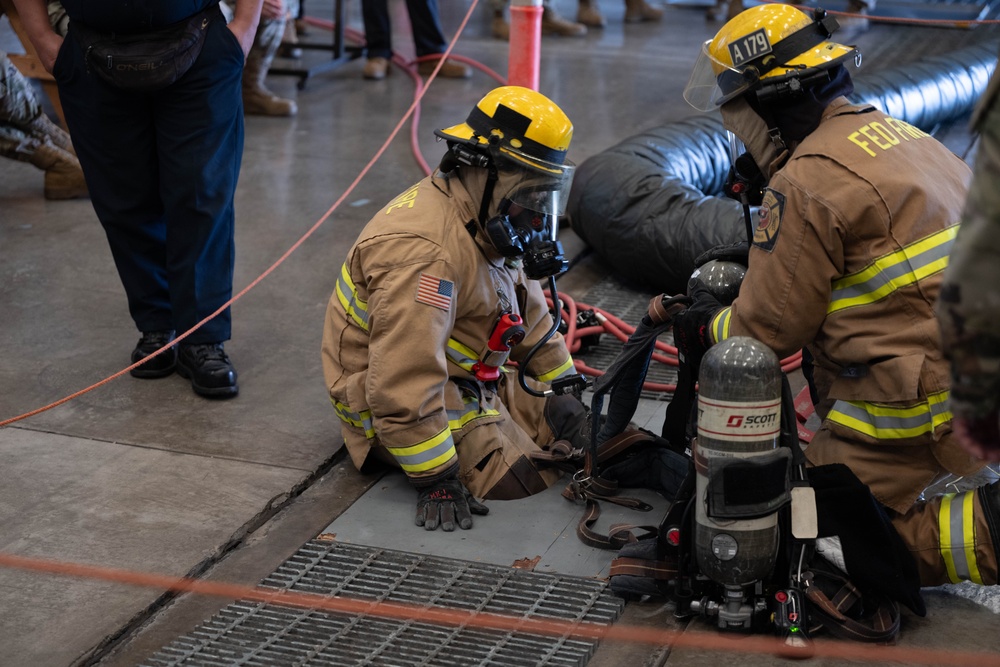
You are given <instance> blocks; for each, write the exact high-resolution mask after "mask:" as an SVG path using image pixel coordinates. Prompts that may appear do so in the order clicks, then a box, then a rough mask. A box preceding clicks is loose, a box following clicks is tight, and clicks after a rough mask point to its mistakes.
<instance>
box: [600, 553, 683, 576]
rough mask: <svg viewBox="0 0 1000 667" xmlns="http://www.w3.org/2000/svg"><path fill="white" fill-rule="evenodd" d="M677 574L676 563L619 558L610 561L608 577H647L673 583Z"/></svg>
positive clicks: (626, 557)
mask: <svg viewBox="0 0 1000 667" xmlns="http://www.w3.org/2000/svg"><path fill="white" fill-rule="evenodd" d="M677 574H678V569H677V564H676V563H669V562H667V561H665V560H647V559H645V558H630V557H628V556H619V557H618V558H615V559H614V560H612V561H611V570H610V574H609V575H608V576H611V577H615V576H618V575H625V576H629V577H647V578H650V579H655V580H657V581H673V580H674V579H676V578H677Z"/></svg>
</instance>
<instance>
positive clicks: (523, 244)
mask: <svg viewBox="0 0 1000 667" xmlns="http://www.w3.org/2000/svg"><path fill="white" fill-rule="evenodd" d="M557 232H558V227H557V222H556V217H555V216H554V215H552V214H549V213H542V212H540V211H538V210H535V209H531V208H525V207H524V206H523V205H522V204H519V203H516V202H515V201H514V200H512V199H508V198H504V199H503V200H502V201H501V202H500V212H499V214H498V215H496V216H495V217H493V218H492V219H490V220H489V221H488V222H487V223H486V233H487V235H488V236H489V240H490V243H492V244H493V247H494V248H496V250H497V252H499V253H500V254H501V255H503V256H504V257H508V258H512V259H513V258H521V260H522V263H523V265H524V273H525V275H527V276H528V277H529V278H532V279H535V280H538V279H541V278H548V277H549V276H557V275H559V274H561V273H564V272H565V271H566V269H568V268H569V262H568V261H566V257H565V256H564V255H563V248H562V244H561V243H560V242H559V241H558V240H557V239H556V234H557Z"/></svg>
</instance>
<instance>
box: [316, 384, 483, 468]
mask: <svg viewBox="0 0 1000 667" xmlns="http://www.w3.org/2000/svg"><path fill="white" fill-rule="evenodd" d="M462 400H463V402H464V403H465V405H464V406H463V407H462V409H461V410H448V411H447V413H448V430H449V431H458V430H461V429H462V428H464V427H465V426H466V425H467V424H468V423H469V422H471V421H475V420H476V419H484V418H487V417H496V416H497V415H499V414H500V411H499V410H493V409H486V410H484V409H482V408H481V407H480V405H479V400H478V399H477V398H476V397H474V396H469V397H465V398H463V399H462ZM331 402H332V403H333V408H334V410H335V411H336V413H337V416H338V417H340V419H341V421H343V422H345V423H347V424H350V425H351V426H353V427H355V428H360V429H363V430H364V432H365V437H367V438H368V439H369V440H373V439H374V438H375V435H376V434H375V427H374V425H373V423H372V413H371V411H370V410H363V411H362V412H360V413H358V412H354V411H353V410H351V408H349V407H348V406H346V405H344V404H343V403H341V402H339V401H334V400H333V399H331ZM435 437H440V435H439V436H435ZM431 440H434V438H432V439H431ZM430 442H431V441H425V442H424V443H418V444H416V445H412V446H410V447H403V448H400V449H397V450H395V451H402V452H404V453H402V454H400V455H398V456H396V458H397V459H398V460H400V464H401V465H402V463H403V460H404V459H405V461H406V463H407V465H410V466H416V467H418V468H419V466H420V464H421V462H422V461H427V460H433V459H435V458H437V457H438V456H440V455H441V454H442V453H443V452H446V450H447V449H448V446H447V443H446V442H442V443H441V444H437V445H435V444H433V443H432V444H431V445H430V449H424V450H422V451H420V452H417V453H413V451H412V450H413V449H415V448H420V447H422V446H427V445H428V443H430ZM448 442H450V440H449V441H448ZM389 451H394V450H392V449H390V450H389ZM394 455H395V453H394Z"/></svg>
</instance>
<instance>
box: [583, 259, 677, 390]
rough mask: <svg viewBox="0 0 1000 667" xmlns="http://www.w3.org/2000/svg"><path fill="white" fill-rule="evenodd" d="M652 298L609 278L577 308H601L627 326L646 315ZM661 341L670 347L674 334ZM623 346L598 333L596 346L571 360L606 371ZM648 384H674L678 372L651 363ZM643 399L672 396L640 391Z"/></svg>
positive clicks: (647, 378) (611, 337) (672, 368)
mask: <svg viewBox="0 0 1000 667" xmlns="http://www.w3.org/2000/svg"><path fill="white" fill-rule="evenodd" d="M653 296H655V295H654V294H652V293H648V294H647V293H645V292H637V291H635V290H634V289H632V288H630V287H627V286H625V285H624V284H623V283H622V282H620V281H619V280H618V279H617V278H615V277H614V276H608V277H606V278H604V279H602V280H601V282H599V283H597V284H596V285H594V286H593V287H592V288H591V289H590V290H589V291H588V292H587V294H586V295H585V296H584V297H583V298H582V299H580V300H579V302H578V303H577V307H579V308H583V305H581V304H585V305H587V306H592V307H594V308H600V309H601V310H604V311H607V312H609V313H611V314H612V315H615V316H616V317H618V318H619V319H621V320H624V321H625V322H627V323H628V324H631V325H632V326H635V325H636V324H638V323H639V320H641V319H642V316H643V315H645V314H646V309H647V308H648V307H649V300H650V299H652V298H653ZM660 340H661V341H662V342H664V343H667V344H669V345H672V344H673V335H671V334H670V333H669V332H668V333H666V334H663V335H662V336H660ZM622 345H623V343H622V342H621V341H619V340H618V339H617V338H615V337H614V336H612V335H610V334H601V337H600V340H599V342H598V343H597V344H596V345H592V346H591V347H588V348H587V349H586V350H582V351H579V352H574V353H573V357H574V358H575V359H579V360H580V361H582V362H584V363H585V364H587V365H588V366H590V367H591V368H596V369H597V370H602V371H603V370H606V369H607V368H608V367H609V366H610V365H611V364H612V363H613V362H614V360H615V358H616V357H617V356H618V353H619V352H621V349H622ZM646 380H647V381H648V382H658V383H662V384H674V383H676V382H677V369H676V368H674V367H673V366H666V365H664V364H661V363H658V362H656V361H652V362H650V364H649V371H648V372H647V373H646ZM641 396H642V398H648V399H651V400H654V401H669V400H670V399H671V398H673V394H668V393H665V392H657V391H643V392H642V394H641Z"/></svg>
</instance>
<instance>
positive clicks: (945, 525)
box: [938, 490, 983, 584]
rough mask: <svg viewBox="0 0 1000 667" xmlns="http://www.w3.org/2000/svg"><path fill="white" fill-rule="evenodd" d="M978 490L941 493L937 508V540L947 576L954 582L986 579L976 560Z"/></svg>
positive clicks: (976, 581)
mask: <svg viewBox="0 0 1000 667" xmlns="http://www.w3.org/2000/svg"><path fill="white" fill-rule="evenodd" d="M975 494H976V491H974V490H973V491H966V492H965V493H959V494H955V493H948V494H945V495H943V496H941V507H940V508H939V509H938V531H939V532H940V538H939V540H938V542H939V547H940V549H941V558H942V559H943V560H944V566H945V569H946V570H947V572H948V579H949V580H950V581H951V582H952V583H955V584H957V583H959V582H962V581H971V582H973V583H976V584H982V583H983V577H982V575H981V574H980V573H979V564H978V563H977V562H976V534H975V522H974V514H973V512H974V510H975Z"/></svg>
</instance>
